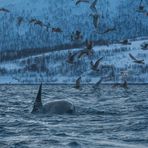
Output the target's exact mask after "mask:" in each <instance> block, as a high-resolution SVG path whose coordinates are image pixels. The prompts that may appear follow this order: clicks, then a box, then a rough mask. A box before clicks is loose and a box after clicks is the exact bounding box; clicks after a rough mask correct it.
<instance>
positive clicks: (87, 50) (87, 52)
mask: <svg viewBox="0 0 148 148" xmlns="http://www.w3.org/2000/svg"><path fill="white" fill-rule="evenodd" d="M92 47H93V42H92V41H88V40H86V48H85V49H84V50H81V51H80V52H79V56H78V58H81V57H82V56H83V55H88V56H89V55H92V54H93V53H94V52H93V49H92Z"/></svg>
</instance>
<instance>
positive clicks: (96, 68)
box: [90, 57, 103, 71]
mask: <svg viewBox="0 0 148 148" xmlns="http://www.w3.org/2000/svg"><path fill="white" fill-rule="evenodd" d="M102 59H103V57H101V58H99V59H98V60H97V61H96V62H95V63H93V61H91V62H90V64H91V69H92V70H94V71H98V70H99V69H98V66H99V64H100V61H101V60H102Z"/></svg>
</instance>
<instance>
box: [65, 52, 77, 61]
mask: <svg viewBox="0 0 148 148" xmlns="http://www.w3.org/2000/svg"><path fill="white" fill-rule="evenodd" d="M76 55H77V53H74V54H72V53H71V52H69V55H68V59H67V62H68V63H69V64H73V63H74V58H75V56H76Z"/></svg>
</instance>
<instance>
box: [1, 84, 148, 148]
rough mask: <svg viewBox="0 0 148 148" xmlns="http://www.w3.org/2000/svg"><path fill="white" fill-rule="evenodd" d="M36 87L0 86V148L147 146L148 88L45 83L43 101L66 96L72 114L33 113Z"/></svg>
mask: <svg viewBox="0 0 148 148" xmlns="http://www.w3.org/2000/svg"><path fill="white" fill-rule="evenodd" d="M37 90H38V86H37V85H1V86H0V148H47V147H49V148H52V147H53V148H61V147H64V148H68V147H70V148H71V147H72V148H74V147H76V148H77V147H78V148H79V147H82V148H83V147H84V148H148V86H147V85H140V86H130V88H129V89H128V90H124V89H119V88H117V89H113V88H111V86H101V87H100V89H97V90H94V89H93V88H92V86H83V89H82V90H76V89H74V88H72V86H71V85H66V86H64V85H53V86H52V85H46V86H43V98H42V99H43V104H44V103H46V102H49V101H54V100H60V99H65V100H67V101H70V102H72V103H73V104H74V105H75V106H76V110H77V113H75V114H74V115H32V114H30V111H31V109H32V105H33V102H34V98H35V96H36V93H37Z"/></svg>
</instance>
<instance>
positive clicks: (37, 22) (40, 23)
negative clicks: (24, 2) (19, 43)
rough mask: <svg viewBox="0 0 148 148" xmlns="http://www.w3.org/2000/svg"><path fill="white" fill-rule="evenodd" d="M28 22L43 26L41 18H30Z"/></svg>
mask: <svg viewBox="0 0 148 148" xmlns="http://www.w3.org/2000/svg"><path fill="white" fill-rule="evenodd" d="M29 23H30V24H34V25H39V26H41V27H43V26H45V25H44V23H43V22H42V21H41V20H37V19H35V18H32V19H31V20H29Z"/></svg>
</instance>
